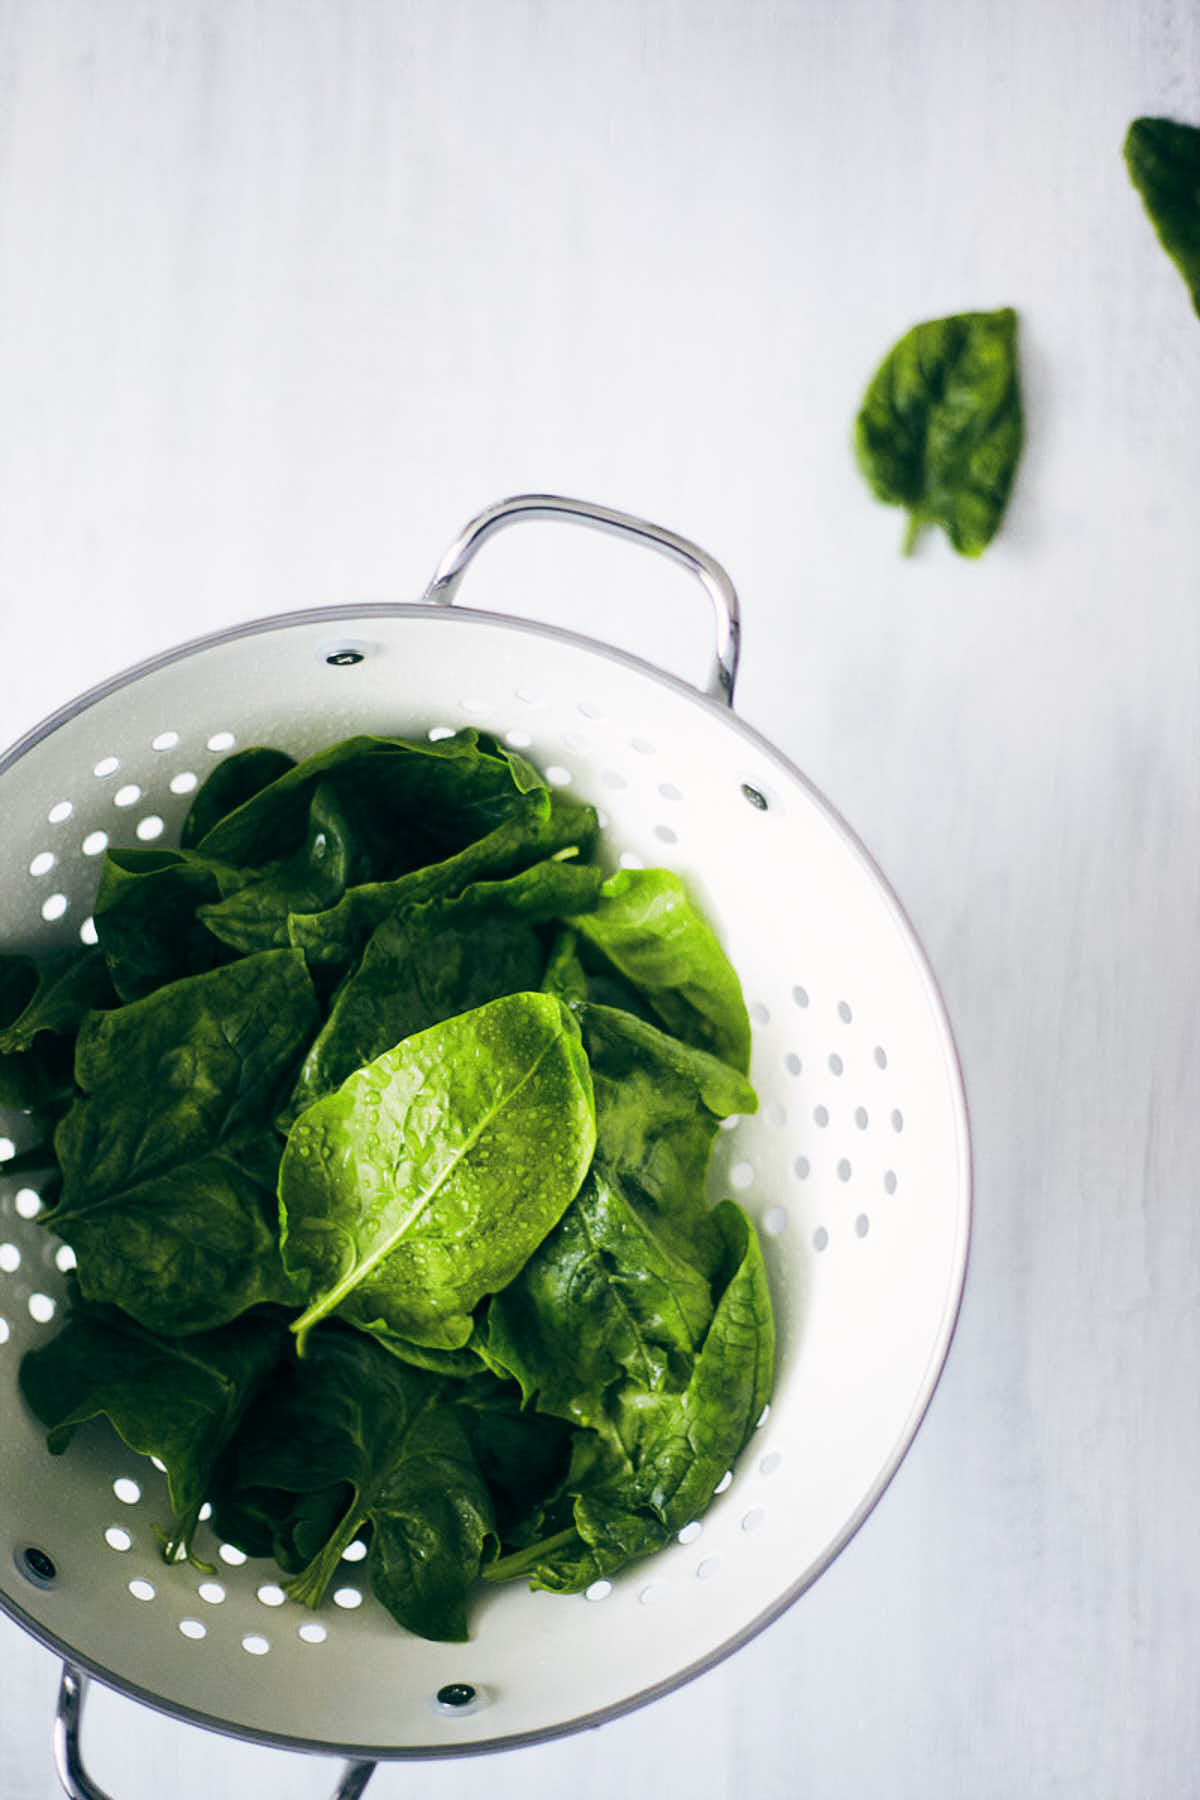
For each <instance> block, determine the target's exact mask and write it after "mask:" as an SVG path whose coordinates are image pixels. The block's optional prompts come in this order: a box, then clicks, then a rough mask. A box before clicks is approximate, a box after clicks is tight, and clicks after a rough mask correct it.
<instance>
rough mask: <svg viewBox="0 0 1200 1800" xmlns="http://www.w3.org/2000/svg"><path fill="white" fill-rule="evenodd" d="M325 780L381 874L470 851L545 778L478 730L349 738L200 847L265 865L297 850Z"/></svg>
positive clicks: (223, 824)
mask: <svg viewBox="0 0 1200 1800" xmlns="http://www.w3.org/2000/svg"><path fill="white" fill-rule="evenodd" d="M320 781H328V782H330V783H332V785H333V787H334V788H335V790H336V792H337V794H338V797H339V799H340V800H341V802H342V804H343V806H345V807H346V808H347V811H348V812H349V813H350V814H351V816H352V818H353V820H354V825H355V829H356V831H357V832H358V833H359V834H360V836H361V837H362V840H363V843H364V845H365V847H366V853H367V855H368V857H369V858H370V860H371V862H372V864H373V865H375V866H376V874H377V875H380V876H392V875H396V874H399V873H401V872H402V871H403V870H405V869H412V868H418V867H419V866H420V865H421V864H422V863H426V862H431V861H433V860H435V859H436V858H441V857H445V856H447V855H449V854H450V853H451V852H453V851H456V850H461V849H462V848H463V847H464V846H465V845H466V844H469V843H471V842H472V841H473V840H474V839H475V838H478V837H480V836H482V835H483V834H484V833H485V832H487V831H490V830H492V829H493V828H494V827H495V826H497V825H500V824H502V823H503V822H504V820H505V819H508V818H511V817H512V816H513V815H514V814H516V813H518V812H520V810H521V800H522V796H523V795H524V794H527V793H529V792H530V791H531V790H533V789H535V788H538V787H544V786H545V783H544V782H543V781H542V778H541V776H540V775H538V773H537V771H536V770H535V769H534V768H533V767H532V766H531V765H530V764H529V763H527V762H526V761H525V760H524V758H523V757H520V756H518V755H517V754H516V753H515V752H513V751H509V750H507V749H505V747H504V746H503V745H500V744H497V743H496V742H495V741H494V740H493V739H491V738H487V737H485V736H482V735H481V734H480V733H478V732H476V731H463V732H459V733H458V735H457V736H455V737H452V738H444V739H440V740H439V741H438V742H436V743H430V742H428V741H427V740H420V741H417V740H409V739H405V738H381V737H351V738H343V739H342V741H341V742H340V743H338V744H334V745H332V746H331V747H330V748H329V749H328V750H323V751H320V752H319V753H318V754H317V755H315V756H310V757H307V758H306V759H305V761H303V762H300V763H296V764H295V765H294V766H293V767H292V768H290V769H288V770H286V771H285V772H284V773H283V774H282V775H280V776H278V777H277V778H276V779H275V780H274V781H272V782H271V783H270V785H269V786H268V787H265V788H262V789H261V790H260V791H259V792H258V793H256V794H254V795H252V796H251V798H250V799H248V800H246V801H244V802H243V804H242V805H241V806H238V807H236V808H235V809H234V810H233V811H232V812H229V813H226V815H225V816H224V818H221V819H219V820H218V821H217V823H216V824H215V825H214V826H213V827H212V828H211V830H210V831H208V832H207V833H206V835H205V836H204V837H203V838H202V839H201V840H200V842H199V848H200V849H202V850H203V852H204V854H205V855H206V856H209V857H213V858H215V859H217V860H218V861H222V862H231V863H237V864H247V865H252V866H256V867H260V868H261V867H262V866H263V865H264V864H267V863H271V862H274V861H276V860H277V859H279V858H280V857H287V856H290V855H291V854H292V853H293V852H294V851H295V850H297V849H298V848H299V846H300V845H301V843H302V842H303V840H304V835H305V832H306V830H307V827H308V811H309V803H310V799H311V796H312V792H313V789H314V788H315V787H316V785H317V783H318V782H320Z"/></svg>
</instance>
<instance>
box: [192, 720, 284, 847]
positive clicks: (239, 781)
mask: <svg viewBox="0 0 1200 1800" xmlns="http://www.w3.org/2000/svg"><path fill="white" fill-rule="evenodd" d="M294 767H295V761H294V758H292V757H290V756H288V755H287V754H286V753H285V752H284V751H282V750H269V749H265V748H264V747H263V746H262V745H256V746H254V747H253V748H251V749H249V750H238V751H236V752H235V754H234V755H233V756H225V757H222V759H221V761H220V762H219V763H218V764H217V766H216V768H215V769H214V770H213V772H212V774H211V775H210V776H209V777H208V780H207V781H205V782H204V784H203V785H202V786H201V787H200V788H199V789H198V791H197V793H196V797H195V799H194V800H193V801H192V804H191V806H190V807H189V809H188V815H187V818H186V819H185V820H184V821H183V829H182V831H181V832H180V834H179V842H180V846H181V848H183V849H184V850H194V849H195V848H196V845H197V844H199V843H200V842H201V841H202V840H203V839H204V838H206V837H207V836H208V834H209V832H210V831H211V830H212V829H213V827H214V826H215V825H216V824H217V823H218V822H219V821H220V820H221V819H223V818H225V817H226V815H227V814H228V813H231V812H236V811H237V809H238V808H239V807H240V806H244V805H245V803H246V801H247V800H252V799H253V798H254V796H255V794H258V793H261V791H262V790H263V788H265V787H269V786H270V785H271V783H272V782H273V781H277V780H278V779H279V777H280V776H281V775H286V773H287V771H288V770H289V769H291V768H294Z"/></svg>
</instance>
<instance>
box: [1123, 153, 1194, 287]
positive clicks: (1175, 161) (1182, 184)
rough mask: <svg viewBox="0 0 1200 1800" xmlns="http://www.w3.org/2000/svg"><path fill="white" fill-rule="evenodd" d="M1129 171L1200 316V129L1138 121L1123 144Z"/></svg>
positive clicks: (1160, 238)
mask: <svg viewBox="0 0 1200 1800" xmlns="http://www.w3.org/2000/svg"><path fill="white" fill-rule="evenodd" d="M1125 166H1126V167H1127V169H1128V170H1129V178H1130V180H1131V181H1132V182H1133V185H1134V187H1135V188H1136V189H1137V191H1138V193H1139V194H1140V195H1141V196H1142V200H1143V202H1144V204H1145V208H1146V211H1147V213H1148V214H1149V215H1150V223H1151V224H1152V225H1153V227H1154V229H1155V232H1156V233H1157V235H1158V241H1159V243H1160V244H1161V245H1162V247H1163V249H1164V250H1165V251H1166V253H1167V255H1168V256H1169V257H1170V258H1171V261H1172V262H1173V263H1174V264H1175V266H1176V268H1177V269H1178V270H1179V273H1180V274H1181V275H1182V276H1183V279H1184V280H1185V281H1186V282H1187V285H1188V291H1189V292H1190V294H1191V296H1192V305H1193V307H1194V308H1195V310H1196V312H1197V313H1200V127H1198V126H1195V125H1180V124H1178V123H1176V121H1175V120H1173V119H1135V120H1134V121H1133V124H1132V125H1131V126H1130V127H1129V131H1128V133H1127V135H1126V138H1125Z"/></svg>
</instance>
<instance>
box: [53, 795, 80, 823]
mask: <svg viewBox="0 0 1200 1800" xmlns="http://www.w3.org/2000/svg"><path fill="white" fill-rule="evenodd" d="M74 811H75V808H74V807H73V806H72V805H71V802H70V801H69V800H56V801H55V803H54V805H53V806H52V807H51V808H50V811H49V812H48V813H47V814H46V817H47V819H48V820H49V822H50V824H51V825H61V824H62V823H63V820H64V819H69V818H70V816H71V814H72V813H73V812H74Z"/></svg>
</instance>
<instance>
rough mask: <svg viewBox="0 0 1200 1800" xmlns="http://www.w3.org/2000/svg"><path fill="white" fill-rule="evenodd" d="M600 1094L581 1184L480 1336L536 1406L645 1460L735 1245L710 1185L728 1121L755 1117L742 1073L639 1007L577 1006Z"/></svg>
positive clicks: (629, 1457)
mask: <svg viewBox="0 0 1200 1800" xmlns="http://www.w3.org/2000/svg"><path fill="white" fill-rule="evenodd" d="M579 1017H580V1020H581V1023H582V1027H583V1041H584V1046H585V1049H586V1050H587V1054H588V1060H589V1065H590V1068H591V1072H592V1082H593V1089H594V1093H595V1100H596V1153H595V1159H594V1162H593V1165H592V1168H591V1170H590V1172H589V1174H588V1177H587V1179H586V1181H585V1182H584V1185H583V1187H582V1189H581V1190H580V1193H579V1194H578V1195H577V1197H576V1199H575V1200H574V1202H573V1203H572V1204H571V1206H570V1207H568V1209H567V1211H566V1213H565V1214H564V1215H563V1218H562V1220H561V1221H560V1223H559V1224H558V1226H557V1227H556V1228H555V1230H554V1231H552V1232H551V1233H550V1235H549V1236H548V1237H547V1238H546V1239H545V1240H544V1241H543V1242H542V1244H541V1245H539V1247H538V1249H537V1250H535V1251H534V1253H533V1255H532V1256H531V1257H530V1259H529V1261H528V1262H527V1263H526V1264H525V1266H524V1268H523V1269H522V1270H521V1272H520V1274H519V1275H518V1276H517V1277H516V1279H515V1280H514V1281H512V1282H511V1283H510V1284H509V1286H508V1287H507V1288H505V1289H504V1291H503V1292H502V1293H499V1294H497V1295H496V1296H495V1298H494V1299H493V1301H492V1303H491V1305H490V1306H489V1308H488V1311H487V1314H486V1316H485V1319H484V1321H483V1323H482V1326H481V1328H480V1332H479V1346H480V1349H481V1352H482V1354H483V1355H484V1356H485V1357H486V1359H487V1360H488V1362H489V1364H490V1365H491V1366H492V1367H493V1368H495V1369H497V1370H499V1371H501V1372H503V1373H505V1374H508V1375H511V1376H513V1377H514V1378H515V1379H516V1380H517V1381H519V1382H520V1384H521V1389H522V1392H523V1394H524V1397H525V1400H526V1402H527V1403H528V1404H532V1405H536V1406H538V1407H540V1408H541V1409H542V1410H543V1411H546V1412H550V1413H554V1414H557V1415H558V1416H560V1417H562V1418H565V1419H569V1420H570V1421H571V1422H572V1423H574V1424H576V1425H583V1426H587V1427H588V1428H589V1429H591V1430H594V1431H598V1432H600V1433H601V1434H602V1435H604V1436H606V1437H607V1438H608V1439H609V1440H610V1449H611V1450H612V1451H613V1452H614V1454H615V1456H616V1459H617V1461H618V1462H620V1463H622V1464H624V1466H626V1467H630V1466H632V1465H633V1463H634V1461H635V1459H636V1456H637V1454H638V1447H639V1445H640V1443H641V1441H642V1440H643V1439H644V1437H645V1435H646V1433H647V1431H648V1430H650V1429H651V1428H652V1427H653V1426H654V1423H655V1421H656V1420H657V1419H658V1418H659V1417H660V1416H661V1413H662V1409H663V1406H664V1404H666V1405H668V1406H669V1405H671V1404H674V1399H673V1397H677V1396H678V1394H679V1393H680V1392H681V1390H682V1389H683V1388H684V1387H685V1386H686V1384H687V1382H688V1380H689V1378H690V1375H691V1369H692V1362H693V1358H694V1355H695V1352H696V1350H697V1349H698V1348H699V1345H700V1343H701V1342H702V1340H703V1337H704V1334H705V1331H706V1329H707V1327H708V1323H709V1320H710V1319H711V1317H712V1310H713V1299H712V1292H711V1283H712V1282H713V1281H715V1280H717V1279H718V1278H719V1275H720V1270H721V1268H722V1267H723V1265H724V1263H725V1261H726V1258H727V1255H728V1249H727V1242H726V1237H725V1234H724V1232H723V1231H722V1229H721V1226H720V1223H719V1221H718V1220H717V1218H716V1216H715V1214H714V1213H713V1212H711V1211H710V1210H709V1207H708V1204H707V1199H706V1194H705V1174H706V1169H707V1164H708V1159H709V1154H710V1151H711V1148H712V1141H713V1137H714V1135H715V1133H716V1130H717V1121H718V1119H719V1118H721V1117H727V1116H729V1115H730V1114H732V1113H735V1112H752V1111H753V1110H754V1108H755V1105H756V1101H755V1096H754V1091H753V1089H752V1088H751V1087H750V1085H749V1083H748V1082H747V1081H746V1080H745V1078H744V1077H743V1076H740V1075H738V1074H737V1073H736V1072H735V1071H734V1070H732V1069H731V1068H729V1067H728V1065H727V1064H725V1063H722V1062H719V1061H718V1060H717V1059H716V1058H715V1057H712V1056H708V1055H706V1054H705V1053H704V1052H703V1051H700V1050H691V1049H689V1048H688V1047H687V1046H686V1045H684V1044H681V1043H679V1042H678V1041H677V1040H676V1039H674V1038H671V1037H668V1036H667V1035H666V1034H665V1033H663V1032H660V1031H657V1030H656V1029H655V1028H654V1027H653V1026H650V1025H644V1024H642V1022H641V1021H640V1020H637V1019H634V1018H631V1017H630V1016H629V1015H628V1014H625V1013H620V1012H612V1011H609V1010H608V1009H607V1008H604V1007H595V1006H591V1005H586V1006H584V1007H582V1008H581V1009H580V1011H579Z"/></svg>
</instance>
